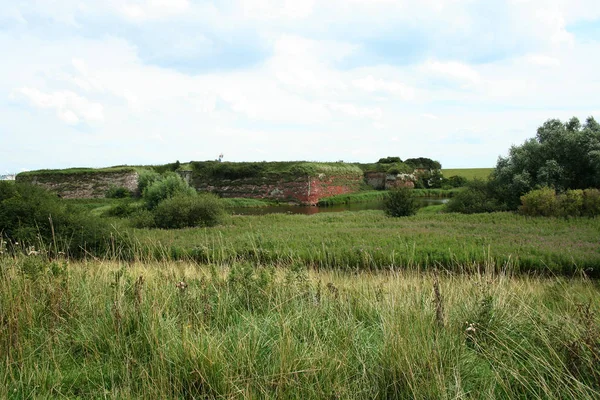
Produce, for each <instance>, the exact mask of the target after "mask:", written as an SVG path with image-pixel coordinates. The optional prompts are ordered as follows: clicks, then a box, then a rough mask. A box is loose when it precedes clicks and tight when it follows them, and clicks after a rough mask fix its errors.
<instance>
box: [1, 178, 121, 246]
mask: <svg viewBox="0 0 600 400" xmlns="http://www.w3.org/2000/svg"><path fill="white" fill-rule="evenodd" d="M13 189H14V190H13ZM0 199H1V201H0V229H1V230H2V233H3V234H4V235H5V236H6V237H7V238H9V239H10V240H13V241H16V242H20V243H23V244H25V245H31V246H46V247H48V248H49V249H50V250H53V251H63V252H65V253H68V255H70V256H74V257H80V256H85V255H86V254H88V253H91V254H96V255H105V254H106V252H107V251H108V250H109V249H110V246H111V244H115V242H113V240H114V238H113V233H114V231H113V229H112V228H111V227H110V226H109V225H108V224H107V223H106V222H105V221H103V220H102V219H100V218H97V217H93V216H90V215H87V214H86V213H85V211H83V210H81V209H78V208H75V207H68V206H67V205H66V204H65V203H63V202H61V201H60V199H58V197H56V195H54V194H51V193H49V192H47V191H45V190H44V189H42V188H40V187H37V186H32V185H29V184H25V183H20V184H17V185H14V188H12V189H8V190H7V188H6V187H5V185H0ZM119 240H120V241H121V240H122V244H124V245H125V244H126V238H124V237H123V238H120V239H119ZM111 242H112V243H111ZM54 244H56V246H54Z"/></svg>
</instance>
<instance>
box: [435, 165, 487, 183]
mask: <svg viewBox="0 0 600 400" xmlns="http://www.w3.org/2000/svg"><path fill="white" fill-rule="evenodd" d="M493 170H494V168H455V169H445V168H443V169H442V174H444V177H445V178H450V177H451V176H463V177H465V178H467V179H469V180H472V179H486V178H487V177H488V176H489V175H490V173H491V172H492V171H493Z"/></svg>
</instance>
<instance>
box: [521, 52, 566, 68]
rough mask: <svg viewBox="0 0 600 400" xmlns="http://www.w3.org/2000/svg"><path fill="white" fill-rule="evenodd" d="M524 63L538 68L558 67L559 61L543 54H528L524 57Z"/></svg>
mask: <svg viewBox="0 0 600 400" xmlns="http://www.w3.org/2000/svg"><path fill="white" fill-rule="evenodd" d="M525 62H527V63H529V64H532V65H536V66H539V67H558V66H560V60H559V59H558V58H555V57H551V56H547V55H544V54H529V55H527V56H525Z"/></svg>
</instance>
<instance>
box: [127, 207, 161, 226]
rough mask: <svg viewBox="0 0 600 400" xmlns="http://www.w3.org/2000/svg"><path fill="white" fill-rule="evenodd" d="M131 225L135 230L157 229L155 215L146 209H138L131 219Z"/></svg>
mask: <svg viewBox="0 0 600 400" xmlns="http://www.w3.org/2000/svg"><path fill="white" fill-rule="evenodd" d="M129 223H130V225H131V226H133V227H134V228H140V229H142V228H155V227H156V223H155V221H154V214H153V213H152V211H149V210H146V209H144V208H142V209H138V210H137V211H135V212H134V213H132V214H131V216H130V217H129Z"/></svg>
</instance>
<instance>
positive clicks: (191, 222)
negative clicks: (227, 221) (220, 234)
mask: <svg viewBox="0 0 600 400" xmlns="http://www.w3.org/2000/svg"><path fill="white" fill-rule="evenodd" d="M224 216H225V207H224V205H223V203H222V202H221V200H220V199H219V198H218V197H217V196H215V195H213V194H209V193H202V194H198V195H195V196H186V195H181V194H180V195H177V196H174V197H171V198H169V199H167V200H164V201H162V202H161V203H160V204H159V205H158V206H157V207H156V209H155V210H154V221H155V223H156V226H157V227H158V228H164V229H178V228H185V227H191V226H214V225H217V224H219V223H220V222H221V221H222V219H223V217H224Z"/></svg>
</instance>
